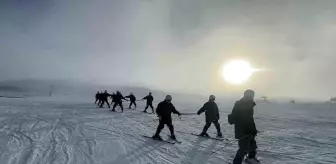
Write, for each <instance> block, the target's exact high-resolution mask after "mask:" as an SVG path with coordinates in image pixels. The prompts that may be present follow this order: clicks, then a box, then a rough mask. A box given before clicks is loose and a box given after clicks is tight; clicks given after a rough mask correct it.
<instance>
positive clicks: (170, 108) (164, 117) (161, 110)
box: [156, 101, 181, 123]
mask: <svg viewBox="0 0 336 164" xmlns="http://www.w3.org/2000/svg"><path fill="white" fill-rule="evenodd" d="M171 113H175V114H178V115H181V113H180V112H179V111H177V110H176V109H175V107H174V105H173V104H172V103H170V102H167V101H162V102H160V103H159V104H158V106H157V108H156V114H157V115H158V116H161V121H162V122H164V123H171V122H172V118H171Z"/></svg>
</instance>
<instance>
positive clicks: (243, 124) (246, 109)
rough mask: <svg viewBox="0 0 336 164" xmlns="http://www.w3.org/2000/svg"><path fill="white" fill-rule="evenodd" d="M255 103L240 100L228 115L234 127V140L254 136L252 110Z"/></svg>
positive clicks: (254, 127) (248, 100)
mask: <svg viewBox="0 0 336 164" xmlns="http://www.w3.org/2000/svg"><path fill="white" fill-rule="evenodd" d="M255 105H256V103H255V102H254V101H253V100H250V99H245V98H242V99H240V100H239V101H237V102H236V103H235V105H234V107H233V109H232V113H231V114H230V116H229V117H230V118H229V119H231V122H232V123H233V124H234V126H235V138H236V139H241V138H244V137H247V136H255V135H256V134H257V129H256V126H255V123H254V118H253V114H254V109H253V107H254V106H255Z"/></svg>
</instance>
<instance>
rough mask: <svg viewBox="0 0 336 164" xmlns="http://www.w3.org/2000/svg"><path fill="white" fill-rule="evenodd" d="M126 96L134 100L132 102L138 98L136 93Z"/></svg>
mask: <svg viewBox="0 0 336 164" xmlns="http://www.w3.org/2000/svg"><path fill="white" fill-rule="evenodd" d="M126 98H129V99H130V101H132V102H133V101H135V100H136V97H135V96H134V95H129V96H126Z"/></svg>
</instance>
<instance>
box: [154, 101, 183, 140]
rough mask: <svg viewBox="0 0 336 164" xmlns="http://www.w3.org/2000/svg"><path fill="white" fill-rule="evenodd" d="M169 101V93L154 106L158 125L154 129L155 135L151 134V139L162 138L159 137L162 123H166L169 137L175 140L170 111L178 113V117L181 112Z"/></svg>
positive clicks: (162, 126)
mask: <svg viewBox="0 0 336 164" xmlns="http://www.w3.org/2000/svg"><path fill="white" fill-rule="evenodd" d="M171 101H172V97H171V96H170V95H167V96H166V98H165V100H164V101H162V102H160V103H159V104H158V106H157V108H156V114H157V115H158V117H159V126H158V128H157V130H156V133H155V135H154V136H153V139H156V140H162V138H161V137H160V132H161V130H162V129H163V128H164V125H165V124H166V125H167V126H168V128H169V131H170V134H171V136H170V137H171V138H172V139H174V140H176V137H175V134H174V126H173V124H172V118H171V113H172V112H173V113H175V114H177V115H179V117H180V118H181V114H180V112H178V111H177V110H176V109H175V107H174V105H173V104H172V103H171Z"/></svg>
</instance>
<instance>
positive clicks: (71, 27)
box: [0, 0, 336, 98]
mask: <svg viewBox="0 0 336 164" xmlns="http://www.w3.org/2000/svg"><path fill="white" fill-rule="evenodd" d="M335 6H336V1H335V0H318V1H317V0H295V1H293V0H281V1H280V0H234V1H233V0H1V1H0V24H1V25H0V57H1V60H0V80H11V79H24V78H39V79H41V78H48V79H50V78H52V79H68V80H69V79H70V80H81V81H85V82H92V83H101V84H125V85H137V86H146V87H152V88H156V89H162V90H172V91H185V92H195V93H207V94H208V93H229V94H231V93H237V92H240V91H241V90H243V89H245V88H253V89H255V90H256V91H257V92H258V93H260V94H266V95H269V96H279V97H307V98H312V97H316V98H328V97H330V96H335V95H336V87H335V84H336V76H335V75H336V64H335V62H336V49H335V46H336V8H335ZM237 58H239V59H245V60H248V61H249V62H250V63H251V65H252V66H253V67H255V68H262V69H265V70H267V71H263V72H258V73H256V74H254V75H253V77H252V78H251V79H250V80H249V81H248V82H247V83H245V84H244V85H241V86H233V85H229V84H226V83H225V82H224V81H223V80H222V77H221V76H220V69H221V67H222V64H223V63H224V62H226V61H228V60H231V59H237Z"/></svg>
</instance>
